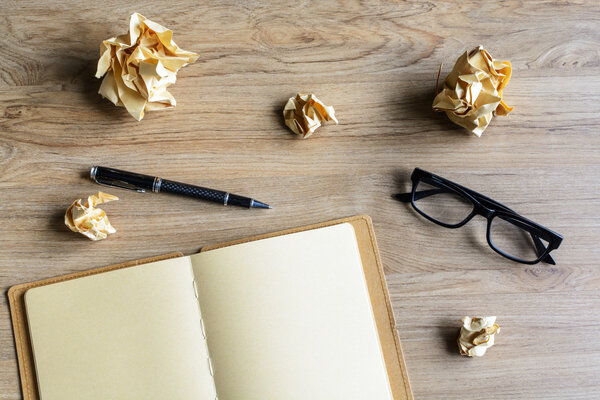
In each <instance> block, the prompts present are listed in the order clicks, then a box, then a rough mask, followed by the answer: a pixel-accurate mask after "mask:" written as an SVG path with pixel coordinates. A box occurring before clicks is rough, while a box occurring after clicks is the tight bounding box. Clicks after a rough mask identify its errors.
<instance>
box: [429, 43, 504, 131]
mask: <svg viewBox="0 0 600 400" xmlns="http://www.w3.org/2000/svg"><path fill="white" fill-rule="evenodd" d="M511 73H512V67H511V64H510V61H495V60H494V59H493V58H492V56H491V55H490V53H488V52H487V51H485V50H484V49H483V47H481V46H479V47H477V48H476V49H474V50H472V51H470V52H467V53H465V54H463V55H462V56H461V57H460V58H459V59H458V60H457V61H456V64H455V65H454V68H453V69H452V72H450V75H448V77H447V78H446V80H445V81H444V85H443V88H442V91H441V92H439V93H438V94H437V96H436V97H435V99H434V100H433V109H434V110H435V111H445V112H446V115H447V116H448V118H450V119H451V120H452V121H453V122H454V123H455V124H458V125H460V126H462V127H464V128H466V129H468V130H470V131H471V132H472V133H474V134H475V135H477V136H481V134H482V133H483V131H484V130H485V128H487V126H488V125H489V123H490V121H491V120H492V116H493V115H507V114H508V113H509V112H511V111H512V110H513V107H509V106H507V105H506V104H505V103H504V102H503V101H502V90H503V89H504V87H505V86H506V85H507V84H508V81H509V80H510V76H511Z"/></svg>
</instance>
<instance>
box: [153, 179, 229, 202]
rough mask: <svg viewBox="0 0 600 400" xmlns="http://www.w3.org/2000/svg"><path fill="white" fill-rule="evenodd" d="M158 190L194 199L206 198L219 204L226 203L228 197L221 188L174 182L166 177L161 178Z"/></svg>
mask: <svg viewBox="0 0 600 400" xmlns="http://www.w3.org/2000/svg"><path fill="white" fill-rule="evenodd" d="M160 191H161V192H163V193H173V194H179V195H182V196H188V197H194V198H196V199H201V200H208V201H213V202H215V203H221V204H226V201H227V199H228V197H229V193H227V192H223V191H221V190H215V189H209V188H205V187H202V186H195V185H188V184H187V183H181V182H175V181H170V180H167V179H163V180H162V182H161V184H160Z"/></svg>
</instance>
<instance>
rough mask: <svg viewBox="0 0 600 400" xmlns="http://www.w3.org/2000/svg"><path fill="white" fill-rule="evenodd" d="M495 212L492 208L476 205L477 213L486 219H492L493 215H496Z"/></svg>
mask: <svg viewBox="0 0 600 400" xmlns="http://www.w3.org/2000/svg"><path fill="white" fill-rule="evenodd" d="M494 212H495V211H494V210H492V209H491V208H487V207H486V206H484V205H482V204H481V203H478V204H476V205H475V213H476V214H479V215H481V216H482V217H484V218H486V219H490V218H491V217H492V215H494Z"/></svg>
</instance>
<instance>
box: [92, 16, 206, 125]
mask: <svg viewBox="0 0 600 400" xmlns="http://www.w3.org/2000/svg"><path fill="white" fill-rule="evenodd" d="M172 37H173V32H172V31H170V30H169V29H167V28H165V27H164V26H162V25H159V24H157V23H156V22H152V21H150V20H149V19H146V18H145V17H144V16H142V15H140V14H138V13H135V14H133V15H132V16H131V20H130V21H129V33H126V34H124V35H120V36H117V37H113V38H110V39H107V40H105V41H103V42H102V44H101V45H100V54H101V56H100V59H99V60H98V70H97V71H96V78H101V77H102V76H104V80H103V81H102V85H101V86H100V90H99V91H98V93H100V94H101V95H102V96H103V97H105V98H107V99H108V100H110V101H112V102H113V104H115V105H117V106H121V107H125V108H126V109H127V111H129V113H130V114H131V115H132V116H133V117H134V118H135V119H137V120H138V121H140V120H141V119H142V118H143V117H144V112H145V111H150V110H159V109H165V108H169V107H175V104H176V102H175V98H174V97H173V96H172V95H171V93H169V91H168V90H167V87H168V86H169V85H171V84H172V83H175V81H176V80H177V71H179V69H180V68H181V67H183V66H185V65H187V64H189V63H192V62H194V61H196V60H197V59H198V57H199V56H198V54H195V53H192V52H190V51H185V50H182V49H180V48H179V46H177V45H176V44H175V42H174V41H173V39H172Z"/></svg>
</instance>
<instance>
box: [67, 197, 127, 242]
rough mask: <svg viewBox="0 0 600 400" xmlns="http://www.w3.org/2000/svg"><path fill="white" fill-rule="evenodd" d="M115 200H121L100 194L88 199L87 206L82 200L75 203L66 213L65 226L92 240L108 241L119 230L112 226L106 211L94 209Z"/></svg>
mask: <svg viewBox="0 0 600 400" xmlns="http://www.w3.org/2000/svg"><path fill="white" fill-rule="evenodd" d="M113 200H119V198H118V197H117V196H113V195H110V194H107V193H102V192H98V194H97V195H95V196H94V195H92V196H90V197H88V199H87V203H85V204H84V203H82V200H81V199H79V200H76V201H74V202H73V204H71V206H70V207H69V208H68V209H67V212H66V213H65V225H67V226H68V227H69V229H70V230H72V231H73V232H79V233H81V234H82V235H85V236H87V237H88V238H90V239H92V240H101V239H106V237H107V236H108V235H109V234H110V233H115V232H116V231H117V230H116V229H115V228H114V227H113V226H112V225H111V224H110V222H109V220H108V217H107V216H106V213H105V212H104V210H102V209H100V208H94V207H96V206H97V205H98V204H102V203H108V202H109V201H113Z"/></svg>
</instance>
